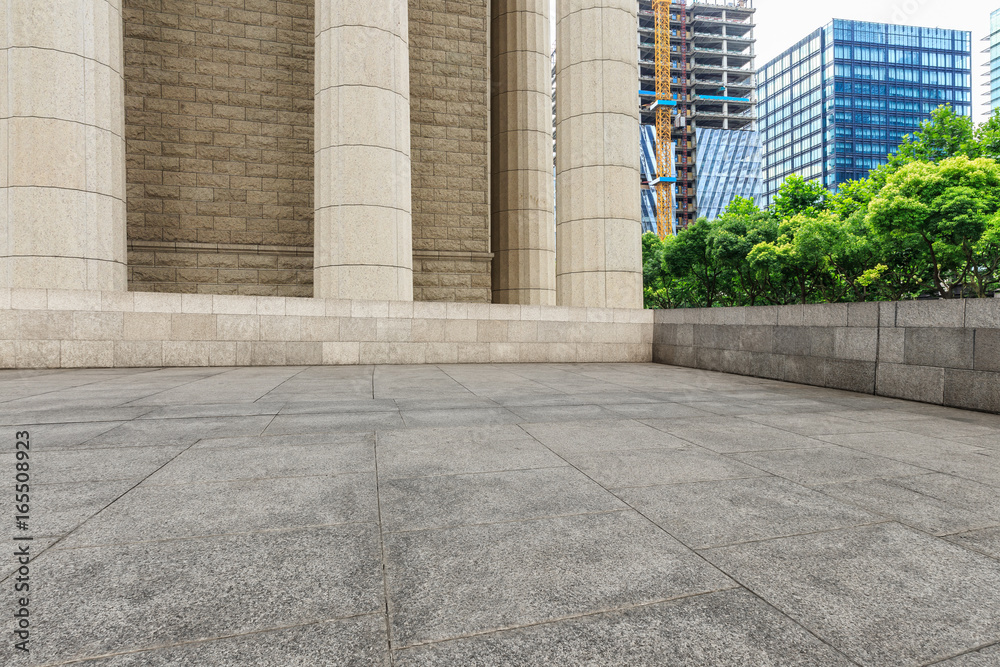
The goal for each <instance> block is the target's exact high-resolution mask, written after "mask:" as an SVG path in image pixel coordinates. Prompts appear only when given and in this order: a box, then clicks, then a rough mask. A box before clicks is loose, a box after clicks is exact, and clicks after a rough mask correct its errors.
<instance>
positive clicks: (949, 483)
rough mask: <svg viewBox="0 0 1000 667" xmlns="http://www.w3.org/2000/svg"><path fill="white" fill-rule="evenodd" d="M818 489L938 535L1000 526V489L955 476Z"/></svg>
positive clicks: (866, 481)
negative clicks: (998, 490) (998, 492)
mask: <svg viewBox="0 0 1000 667" xmlns="http://www.w3.org/2000/svg"><path fill="white" fill-rule="evenodd" d="M816 489H817V490H819V491H822V492H823V493H825V494H826V495H828V496H831V497H833V498H839V499H841V500H843V501H845V502H849V503H853V504H854V505H857V506H859V507H864V508H865V509H868V510H871V511H872V512H878V513H879V514H881V515H883V516H886V517H889V518H892V519H895V520H897V521H899V522H900V523H905V524H906V525H908V526H912V527H914V528H918V529H920V530H923V531H926V532H929V533H933V534H935V535H946V534H948V533H956V532H959V531H964V530H970V529H972V528H983V527H986V526H994V525H997V524H1000V494H997V490H996V489H995V488H993V487H990V486H986V485H983V484H979V483H978V482H973V481H970V480H966V479H962V478H959V477H954V476H952V475H944V474H938V473H928V474H926V475H915V476H913V477H893V478H890V479H866V480H863V481H856V482H842V483H840V484H824V485H820V486H817V487H816Z"/></svg>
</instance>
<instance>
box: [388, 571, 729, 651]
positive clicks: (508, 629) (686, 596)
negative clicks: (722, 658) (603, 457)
mask: <svg viewBox="0 0 1000 667" xmlns="http://www.w3.org/2000/svg"><path fill="white" fill-rule="evenodd" d="M741 589H743V590H745V588H744V587H743V586H741V585H739V584H736V585H735V586H726V587H725V588H716V589H713V590H710V591H698V592H696V593H684V594H681V595H675V596H673V597H666V598H660V599H656V600H652V601H648V602H638V603H636V604H629V605H623V606H621V607H608V608H605V609H595V610H593V611H588V612H585V613H582V614H571V615H568V616H559V617H556V618H547V619H545V620H543V621H536V622H534V623H524V624H521V625H509V626H504V627H500V628H491V629H489V630H482V631H480V632H470V633H466V634H463V635H455V636H454V637H446V638H444V639H430V640H426V641H421V642H417V643H415V644H408V645H406V646H400V647H399V648H397V649H394V650H395V651H396V652H398V653H401V652H403V651H408V650H411V649H415V648H420V647H422V646H432V645H435V644H445V643H448V642H454V641H461V640H463V639H472V638H474V637H484V636H487V635H495V634H500V633H504V632H513V631H516V630H524V629H527V628H536V627H539V626H544V625H554V624H556V623H564V622H566V621H575V620H577V619H581V618H588V617H590V616H603V615H607V614H619V613H623V612H627V611H631V610H633V609H642V608H643V607H652V606H655V605H659V604H665V603H668V602H677V601H679V600H688V599H691V598H698V597H703V596H706V595H715V594H716V593H725V592H726V591H738V590H741Z"/></svg>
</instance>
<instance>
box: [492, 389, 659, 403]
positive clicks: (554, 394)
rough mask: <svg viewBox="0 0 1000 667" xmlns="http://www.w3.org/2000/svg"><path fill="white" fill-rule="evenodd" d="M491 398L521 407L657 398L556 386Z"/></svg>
mask: <svg viewBox="0 0 1000 667" xmlns="http://www.w3.org/2000/svg"><path fill="white" fill-rule="evenodd" d="M490 398H491V400H493V401H495V402H497V403H499V404H500V405H503V406H506V407H510V408H516V407H518V406H521V407H558V406H566V405H599V404H603V405H606V406H610V405H616V406H617V405H622V404H629V403H650V402H654V401H658V400H659V399H657V398H655V397H653V396H650V395H648V394H645V393H638V392H631V391H630V392H622V391H609V392H600V393H593V394H564V393H562V392H560V391H559V388H558V387H552V388H549V387H544V391H539V392H532V393H524V392H520V391H517V392H512V393H509V394H507V393H504V394H492V393H491V394H490Z"/></svg>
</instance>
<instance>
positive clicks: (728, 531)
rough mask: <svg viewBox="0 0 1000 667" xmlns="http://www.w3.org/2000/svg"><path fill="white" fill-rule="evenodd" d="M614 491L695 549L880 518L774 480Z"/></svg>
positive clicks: (804, 489)
mask: <svg viewBox="0 0 1000 667" xmlns="http://www.w3.org/2000/svg"><path fill="white" fill-rule="evenodd" d="M617 493H618V495H619V496H620V497H621V498H622V500H624V501H625V502H627V503H628V504H629V505H631V506H632V507H634V508H636V509H637V510H639V511H640V512H641V513H642V514H643V516H646V517H648V518H649V519H650V520H651V521H653V522H655V523H656V524H657V525H659V526H660V527H662V528H663V529H664V530H665V531H667V532H668V533H670V534H671V535H673V536H674V537H676V538H677V539H678V540H680V541H681V542H683V543H684V544H686V545H687V546H689V547H691V548H693V549H703V548H705V547H712V546H719V545H723V544H734V543H737V542H748V541H751V540H764V539H771V538H775V537H783V536H787V535H796V534H800V533H811V532H817V531H821V530H830V529H833V528H844V527H847V526H856V525H860V524H866V523H872V522H875V521H879V520H881V519H882V517H880V516H878V515H874V514H871V513H870V512H866V511H864V510H862V509H859V508H857V507H853V506H851V505H847V504H845V503H841V502H838V501H836V500H833V499H832V498H829V497H827V496H825V495H823V494H822V493H818V492H816V491H812V490H811V489H807V488H805V487H802V486H799V485H798V484H794V483H792V482H789V481H788V480H785V479H780V478H777V477H758V478H753V479H728V480H724V481H714V482H697V483H693V484H674V485H669V486H647V487H641V488H635V489H619V490H618V491H617Z"/></svg>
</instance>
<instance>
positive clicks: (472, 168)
mask: <svg viewBox="0 0 1000 667" xmlns="http://www.w3.org/2000/svg"><path fill="white" fill-rule="evenodd" d="M409 13H410V121H411V151H412V163H413V274H414V275H413V287H414V289H413V296H414V299H416V300H418V301H475V302H489V301H490V299H491V290H490V259H491V257H492V255H491V254H490V252H489V249H490V227H489V190H488V188H489V153H488V149H489V126H488V102H489V65H488V54H487V44H488V41H489V40H488V33H487V23H488V20H489V3H488V1H487V0H468V1H466V2H447V1H446V0H410V3H409Z"/></svg>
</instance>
